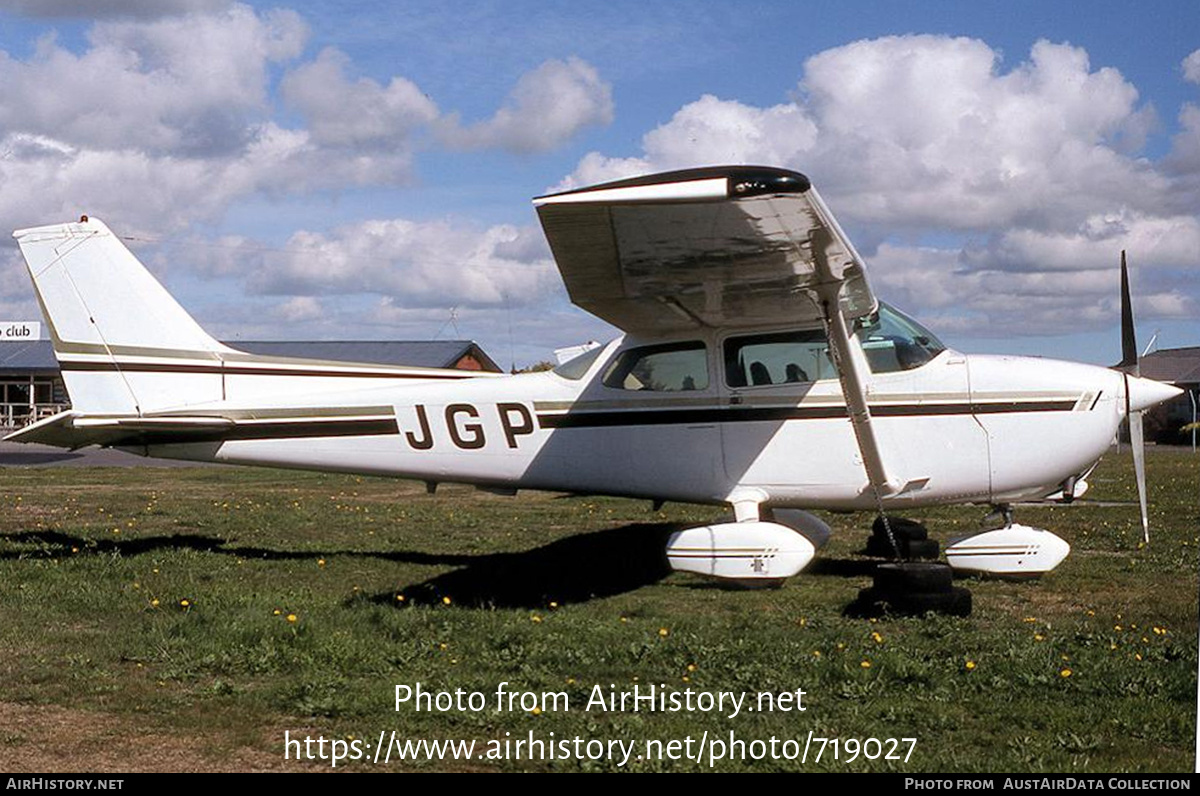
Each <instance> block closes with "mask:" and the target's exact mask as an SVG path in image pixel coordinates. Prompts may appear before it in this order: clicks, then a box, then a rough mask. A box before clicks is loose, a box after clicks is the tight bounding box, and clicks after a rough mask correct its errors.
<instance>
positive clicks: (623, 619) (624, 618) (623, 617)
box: [621, 616, 629, 623]
mask: <svg viewBox="0 0 1200 796" xmlns="http://www.w3.org/2000/svg"><path fill="white" fill-rule="evenodd" d="M628 621H629V617H627V616H622V617H621V622H622V623H625V622H628Z"/></svg>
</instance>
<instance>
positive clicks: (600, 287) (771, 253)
mask: <svg viewBox="0 0 1200 796" xmlns="http://www.w3.org/2000/svg"><path fill="white" fill-rule="evenodd" d="M534 205H535V206H536V207H537V211H538V216H539V217H540V218H541V222H542V227H543V228H544V229H545V231H546V237H547V239H549V241H550V248H551V249H552V250H553V252H554V259H555V261H556V262H557V263H558V267H559V270H560V271H561V272H562V276H563V280H564V281H565V282H566V286H567V292H568V293H569V294H570V296H571V300H572V301H573V302H574V303H575V304H577V305H579V306H580V307H582V308H583V309H585V310H587V311H588V312H590V313H592V314H593V315H596V316H598V317H600V318H603V319H604V320H606V321H608V322H609V323H612V324H613V325H614V326H617V327H619V328H621V329H623V330H625V331H627V332H633V333H637V334H644V335H649V334H656V333H662V332H667V331H675V330H680V329H687V328H695V327H699V326H709V327H719V328H736V327H748V326H763V325H766V324H770V323H773V322H777V323H789V324H796V325H806V324H807V325H813V326H819V325H820V324H821V322H822V317H823V313H822V311H821V307H820V297H821V296H824V295H832V294H836V295H839V296H840V303H841V308H842V313H843V314H844V315H845V317H846V318H847V319H848V320H850V321H853V320H855V319H857V318H860V317H862V316H864V315H869V314H870V313H872V312H874V311H875V309H876V306H877V302H876V300H875V297H874V295H872V293H871V289H870V286H869V284H868V283H867V278H866V274H865V273H864V272H863V268H862V259H861V258H860V257H859V256H858V253H857V252H856V251H855V250H854V247H853V246H852V245H851V243H850V241H849V239H847V237H846V235H845V234H844V233H843V232H842V230H841V228H840V227H839V226H838V225H837V222H836V221H835V220H834V218H833V216H832V215H831V214H830V213H829V211H828V210H827V209H826V207H825V203H824V202H822V201H821V198H820V196H819V195H818V194H817V192H816V189H814V188H813V187H812V185H811V184H810V183H809V180H808V178H807V177H805V176H804V175H803V174H798V173H796V172H793V171H785V170H783V169H774V168H763V167H750V166H746V167H726V168H704V169H693V170H689V171H676V172H668V173H665V174H657V175H653V176H651V177H639V178H634V179H629V180H621V181H618V182H611V183H606V184H604V185H598V186H595V187H592V188H585V189H581V190H575V191H567V192H565V193H558V194H551V195H549V196H542V197H539V198H537V199H535V200H534Z"/></svg>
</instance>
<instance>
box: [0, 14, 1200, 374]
mask: <svg viewBox="0 0 1200 796" xmlns="http://www.w3.org/2000/svg"><path fill="white" fill-rule="evenodd" d="M0 51H3V55H0V86H4V89H3V90H2V91H0V222H2V223H0V226H7V227H9V228H16V227H21V226H28V225H33V224H41V223H50V222H55V221H60V220H63V219H65V218H71V217H73V216H76V215H78V214H80V213H83V212H87V213H90V214H93V215H96V216H98V217H101V218H103V219H104V220H105V221H107V222H108V223H109V225H110V226H111V227H112V228H113V229H114V230H115V231H117V232H118V234H123V235H127V236H129V237H132V238H135V239H136V240H134V241H131V245H133V247H134V248H135V250H136V251H137V253H138V254H139V255H140V256H142V257H143V259H145V260H146V261H147V262H148V263H149V264H150V265H151V267H152V269H153V270H154V271H155V272H156V274H158V275H159V276H160V278H162V279H163V281H164V282H166V284H167V285H168V286H169V287H170V288H171V289H172V290H173V291H175V292H176V293H177V295H178V297H179V298H180V300H181V302H182V303H183V304H184V305H185V306H187V307H188V308H189V309H191V310H192V311H193V312H194V313H195V314H196V316H197V317H198V319H199V320H200V321H201V322H202V323H203V324H204V325H205V326H206V327H208V328H209V329H210V330H212V331H213V332H214V333H216V334H217V335H218V336H220V337H223V338H225V339H238V338H241V339H305V338H330V339H352V338H414V339H423V338H429V337H432V336H434V335H435V334H438V333H439V331H440V333H441V336H442V337H446V336H448V335H455V336H463V337H472V338H475V339H477V340H479V341H480V342H481V343H482V344H483V345H484V347H485V348H486V349H487V350H489V351H490V352H492V353H493V356H495V357H496V358H497V359H498V360H499V361H502V362H504V363H505V364H508V362H509V361H515V362H516V363H517V364H522V363H526V362H531V361H535V360H538V359H544V358H548V357H549V355H550V351H551V350H552V349H553V348H555V347H557V346H563V345H569V344H573V343H576V342H580V341H582V340H585V339H588V338H606V337H609V336H612V335H613V334H614V332H613V330H611V329H608V328H607V327H605V326H604V325H603V324H601V323H599V322H598V321H595V320H593V319H591V318H589V317H588V316H587V315H586V314H584V313H582V312H581V311H578V310H576V309H574V308H572V307H570V306H569V304H568V303H567V302H566V299H565V296H564V293H563V291H562V289H561V285H560V284H559V281H558V279H557V274H556V272H555V271H554V268H553V265H552V263H551V261H550V260H549V254H548V251H547V249H546V247H545V244H544V241H543V240H542V238H541V236H540V232H539V230H538V229H537V226H536V218H535V216H534V214H533V211H532V207H531V205H530V204H529V199H530V197H532V196H535V195H537V194H539V193H542V192H545V191H546V190H548V189H551V188H553V187H555V186H565V185H579V184H583V183H586V182H591V181H596V180H601V179H608V178H613V177H619V176H625V175H628V174H632V173H638V172H645V171H653V170H658V169H665V168H675V167H680V166H686V165H700V164H709V163H719V162H759V163H767V164H770V165H780V166H784V167H788V168H794V169H797V170H799V171H803V172H805V173H807V174H809V175H810V176H811V177H812V178H813V180H814V182H815V183H816V185H817V186H818V187H819V188H820V190H821V191H822V193H823V194H824V196H825V198H826V200H827V202H828V203H829V204H830V206H831V208H832V209H833V211H834V213H835V214H836V215H837V216H838V218H839V219H840V220H841V221H842V223H843V225H844V226H845V227H846V228H847V230H848V232H849V233H850V234H851V236H852V237H853V238H854V240H855V242H856V244H858V248H859V249H860V251H861V252H862V253H863V255H864V257H865V258H866V259H867V262H868V268H869V269H870V273H871V275H872V278H873V281H874V285H875V289H876V292H877V293H879V294H880V295H881V296H882V297H883V298H885V299H888V300H891V301H893V302H894V303H896V304H898V305H900V306H901V307H903V308H905V309H907V310H909V311H910V312H911V313H912V314H914V315H916V316H917V317H919V318H921V319H922V320H923V321H926V322H927V323H928V324H929V325H931V326H932V327H933V328H934V329H935V331H937V332H938V333H939V334H941V336H942V337H943V338H944V339H945V340H946V342H948V343H949V344H950V345H952V346H954V347H958V348H960V349H963V350H966V351H1009V352H1013V353H1031V354H1041V355H1046V356H1058V357H1063V358H1070V359H1079V360H1084V361H1091V362H1100V363H1107V362H1110V361H1113V360H1115V359H1116V358H1117V357H1118V354H1117V352H1118V349H1119V343H1118V336H1117V326H1116V325H1117V308H1116V275H1115V274H1116V270H1115V268H1116V263H1117V258H1118V256H1119V251H1120V249H1121V248H1122V247H1124V248H1128V249H1129V256H1130V262H1131V264H1132V265H1133V267H1134V268H1135V269H1136V270H1135V273H1134V288H1135V292H1136V293H1137V294H1138V302H1137V310H1138V317H1139V330H1140V332H1141V337H1142V340H1143V341H1148V340H1149V338H1150V336H1151V335H1152V334H1153V333H1154V332H1155V331H1156V330H1161V333H1160V336H1159V344H1160V345H1161V346H1163V347H1176V346H1183V345H1193V344H1200V322H1198V321H1197V306H1198V304H1197V302H1200V263H1198V260H1200V216H1198V208H1200V109H1198V106H1200V54H1197V53H1198V52H1200V9H1197V7H1196V5H1195V3H1194V2H1156V3H1154V4H1150V5H1146V4H1141V5H1136V4H1131V3H1088V4H1068V3H1044V2H1042V3H1032V2H1028V3H1026V2H1004V3H999V2H997V3H960V2H923V3H919V4H917V3H908V4H902V3H884V2H875V3H868V2H838V3H803V4H801V3H681V2H665V3H654V4H643V3H632V2H609V3H605V4H603V5H600V4H596V5H595V6H594V7H583V6H581V5H580V4H572V5H568V4H550V3H544V2H517V3H511V2H510V3H457V4H453V5H449V4H443V3H433V2H418V3H404V4H392V3H364V2H353V3H352V2H320V3H315V2H292V3H284V4H268V3H249V4H239V3H230V2H227V1H226V0H158V1H157V2H152V1H151V0H93V2H88V3H84V2H80V1H79V0H39V1H38V2H34V0H0ZM0 268H2V270H0V312H3V315H4V316H5V317H9V318H13V319H18V318H21V319H23V318H34V317H36V307H35V306H34V304H33V301H32V294H31V292H30V288H29V287H28V283H27V279H26V278H25V276H24V273H23V270H22V269H21V267H20V266H19V261H18V259H17V255H16V251H15V249H14V248H13V247H12V246H10V245H7V244H6V245H5V246H4V247H3V248H0ZM452 313H453V323H449V324H448V323H447V321H448V320H449V319H450V318H451V317H452V315H451V314H452Z"/></svg>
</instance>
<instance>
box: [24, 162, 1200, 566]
mask: <svg viewBox="0 0 1200 796" xmlns="http://www.w3.org/2000/svg"><path fill="white" fill-rule="evenodd" d="M534 204H535V206H536V208H537V212H538V215H539V216H540V219H541V223H542V226H543V228H544V229H545V232H546V236H547V238H548V240H549V242H550V247H551V249H552V250H553V253H554V258H555V260H556V261H557V263H558V267H559V269H560V271H561V272H562V275H563V278H564V280H565V282H566V286H567V289H568V291H569V293H570V296H571V299H572V301H574V303H575V304H577V305H579V306H580V307H582V308H583V309H585V310H587V311H589V312H591V313H593V314H594V315H597V316H598V317H600V318H602V319H604V320H606V321H608V322H610V323H612V324H614V325H615V326H617V327H619V328H620V329H622V330H623V331H624V332H625V335H624V336H623V337H621V338H618V339H617V340H614V341H612V342H611V343H609V344H608V345H606V346H602V347H597V348H595V349H593V350H591V351H588V352H587V353H585V354H583V355H582V356H579V357H577V358H575V359H573V360H572V361H569V362H567V363H565V364H563V365H560V366H559V367H558V368H556V369H555V370H554V371H552V372H545V373H532V374H522V375H512V376H492V375H481V374H474V373H466V372H462V371H453V370H434V369H420V368H408V367H389V366H380V365H367V364H347V363H344V362H327V361H317V360H304V359H284V358H278V357H266V356H256V355H251V354H246V353H243V352H241V351H237V350H235V349H233V348H230V347H227V346H225V345H223V344H221V343H219V342H217V341H216V340H214V339H213V338H212V337H210V336H209V335H208V334H206V333H205V332H204V331H203V330H202V329H201V328H200V326H199V325H198V324H197V323H196V322H195V321H194V320H193V319H192V318H191V316H189V315H188V314H187V312H186V311H185V310H184V309H183V308H182V307H181V306H180V305H179V304H178V303H177V302H176V301H175V300H174V299H173V298H172V297H171V296H170V295H169V294H168V293H167V291H166V290H165V289H164V288H163V287H162V286H161V285H160V284H159V283H158V282H157V281H156V280H155V279H154V277H153V276H151V275H150V273H149V272H148V271H147V270H146V269H145V268H144V267H143V266H142V265H141V264H140V263H139V262H138V261H137V259H136V258H135V257H134V256H133V255H132V254H131V253H130V252H129V251H128V250H127V249H126V248H125V246H124V245H123V244H122V243H121V242H120V241H119V240H118V238H117V237H116V236H114V235H113V233H112V232H110V231H109V230H108V228H107V227H106V226H105V225H104V224H102V223H101V222H100V221H97V220H96V219H88V218H86V217H84V218H83V219H81V220H80V221H79V222H78V223H69V224H59V225H55V226H46V227H38V228H35V229H26V230H20V231H18V232H16V233H14V235H15V237H16V238H17V241H18V242H19V244H20V247H21V251H22V253H23V254H24V256H25V260H26V262H27V264H28V266H29V272H30V274H31V275H32V277H33V283H34V287H35V290H36V293H37V296H38V300H39V301H40V302H41V306H42V309H43V312H44V314H45V316H46V321H47V326H48V328H49V329H50V333H51V336H52V338H53V344H54V351H55V354H56V356H57V358H58V360H59V363H60V365H61V368H62V375H63V378H64V380H65V382H66V385H67V389H68V391H69V393H70V395H71V398H72V401H73V408H72V409H71V410H70V411H67V412H64V413H62V414H59V415H56V416H54V417H50V418H47V419H44V420H42V421H40V422H37V423H35V424H33V425H31V426H28V427H26V428H24V429H21V430H20V431H17V432H16V433H14V434H11V435H9V437H8V439H11V440H17V441H20V442H41V443H48V444H51V445H58V446H63V447H68V448H77V447H81V446H85V445H92V444H97V445H104V446H112V447H117V448H122V449H125V450H130V451H135V452H137V453H140V454H144V455H147V456H156V457H165V458H176V459H192V460H202V461H214V462H224V463H230V464H248V465H266V466H274V467H291V468H304V469H318V470H332V471H342V472H350V473H365V474H376V475H393V476H401V477H407V478H417V479H423V480H425V481H427V482H432V483H437V482H441V481H453V482H463V483H468V484H476V485H479V486H481V487H485V488H492V489H501V490H516V489H545V490H555V491H562V492H579V493H591V494H611V495H624V496H631V497H641V498H649V499H651V500H655V501H665V500H670V501H681V502H695V503H711V504H727V505H729V506H731V507H732V509H733V512H734V518H733V519H734V521H732V522H726V523H718V524H715V525H710V526H707V527H705V528H702V529H695V530H690V531H684V532H682V533H681V534H679V535H677V536H676V537H674V538H673V540H672V542H671V543H670V545H669V546H668V556H669V559H670V561H671V562H672V565H673V566H675V567H676V568H677V569H684V570H691V571H699V572H704V573H706V574H709V575H715V576H718V577H727V578H733V579H737V580H742V581H747V580H754V579H756V578H761V579H767V580H778V579H780V578H783V577H788V576H791V575H793V574H795V573H796V572H798V571H799V570H800V569H801V568H803V567H804V565H805V564H807V563H808V561H809V560H810V559H811V558H812V557H813V555H814V553H815V547H814V545H813V544H812V543H811V542H810V541H809V539H808V538H807V537H808V536H813V535H814V533H816V532H820V531H821V530H826V531H827V530H828V529H827V526H823V523H821V521H820V520H818V519H817V518H816V517H814V516H812V515H809V514H806V513H804V512H802V511H799V512H798V511H793V512H790V513H789V514H788V516H790V517H791V524H792V525H794V526H796V529H793V528H792V527H788V526H785V525H784V524H781V522H776V521H773V519H772V518H773V512H774V510H776V509H781V508H791V509H809V508H824V509H835V510H839V509H841V510H850V509H866V510H878V511H880V512H882V511H883V510H885V509H886V510H896V509H909V508H917V507H921V506H930V505H935V504H944V503H967V502H973V503H985V504H993V505H1000V506H1002V505H1005V504H1007V503H1009V502H1011V501H1018V500H1025V499H1030V498H1042V497H1045V496H1047V495H1049V494H1051V493H1056V492H1063V493H1064V494H1065V495H1066V496H1067V497H1068V498H1070V497H1072V496H1073V495H1074V494H1076V493H1077V492H1078V491H1079V490H1080V489H1081V488H1082V487H1081V484H1080V481H1081V480H1082V478H1083V477H1084V476H1085V475H1086V474H1087V473H1088V472H1089V470H1090V469H1091V468H1092V467H1093V466H1094V464H1095V463H1096V461H1097V460H1098V459H1099V458H1100V456H1101V454H1103V453H1104V452H1105V451H1106V450H1107V449H1108V446H1109V444H1110V442H1111V441H1112V439H1113V435H1114V433H1115V432H1116V430H1117V426H1118V424H1119V423H1120V422H1121V420H1122V418H1124V417H1126V416H1130V417H1131V419H1133V418H1134V417H1136V418H1137V419H1139V420H1140V412H1141V411H1142V410H1143V409H1145V408H1147V407H1149V406H1152V405H1154V404H1156V403H1158V402H1160V401H1162V400H1165V399H1167V398H1169V397H1171V396H1173V395H1175V394H1177V393H1178V392H1179V391H1178V390H1176V389H1175V388H1174V387H1171V386H1168V385H1163V384H1160V383H1157V382H1154V381H1149V380H1146V379H1141V378H1137V377H1136V376H1135V375H1130V374H1129V373H1122V372H1119V371H1116V370H1111V369H1108V368H1102V367H1093V366H1089V365H1081V364H1073V363H1069V362H1056V361H1050V360H1045V359H1030V358H1017V357H998V356H974V355H973V356H966V355H963V354H960V353H957V352H955V351H952V350H950V349H947V348H946V347H945V346H943V345H942V344H941V343H940V342H939V341H938V340H937V338H935V337H934V336H933V335H932V334H931V333H930V332H928V331H927V330H925V329H923V328H922V327H921V326H919V325H918V324H917V323H916V322H914V321H913V320H911V319H909V318H907V317H905V316H904V315H902V314H901V313H900V312H898V311H896V310H895V309H893V308H891V307H889V306H888V305H886V304H883V303H881V302H880V301H878V300H877V299H876V297H875V294H874V293H873V292H872V290H871V287H870V284H869V282H868V279H867V274H866V271H865V268H864V263H863V260H862V258H861V257H860V256H859V255H858V253H857V252H856V251H855V250H854V247H853V246H852V245H851V243H850V241H849V240H848V239H847V238H846V235H845V234H844V233H843V232H842V230H841V228H840V227H839V226H838V224H837V222H836V221H835V220H834V218H833V216H832V215H831V214H830V212H829V210H828V209H827V208H826V206H825V204H824V202H822V200H821V198H820V196H819V195H818V194H817V192H816V190H814V189H813V188H812V186H811V185H810V183H809V180H808V179H807V178H806V177H805V176H803V175H801V174H798V173H796V172H791V171H785V170H781V169H775V168H764V167H749V166H733V167H719V168H703V169H696V170H691V171H683V172H672V173H667V174H658V175H653V176H647V177H640V178H635V179H629V180H622V181H618V182H612V183H607V184H604V185H598V186H594V187H591V188H585V189H581V190H574V191H566V192H563V193H556V194H552V195H548V196H543V197H540V198H538V199H535V200H534ZM1134 353H1135V354H1136V350H1135V352H1134ZM1136 425H1137V429H1136V433H1139V435H1140V423H1137V424H1136ZM1139 442H1140V440H1139ZM1135 448H1140V445H1135ZM1143 511H1144V510H1143ZM782 514H783V513H782V512H781V516H782ZM1008 532H1009V535H1008V536H1006V537H1003V538H1000V537H996V536H995V534H996V533H1001V532H996V531H993V532H991V534H990V535H989V534H982V535H980V536H977V537H972V538H973V539H975V540H976V542H977V543H972V542H971V540H970V539H968V540H967V541H966V542H962V543H959V545H955V546H952V547H951V548H950V549H949V550H948V551H947V552H948V555H949V556H950V559H951V562H952V563H953V562H955V556H957V557H958V558H959V561H958V565H959V566H961V567H965V568H968V569H983V570H985V571H1013V572H1040V571H1045V570H1046V569H1049V568H1051V567H1053V566H1055V565H1056V564H1057V563H1058V562H1059V561H1061V560H1062V557H1063V556H1065V555H1066V552H1067V550H1068V549H1069V548H1067V546H1066V543H1065V542H1063V541H1062V540H1061V539H1058V537H1056V536H1054V535H1053V534H1050V533H1049V532H1044V531H1038V530H1035V529H1030V528H1026V527H1024V526H1011V527H1010V528H1009V529H1008ZM979 540H982V542H979ZM972 544H974V547H972ZM964 545H965V546H964Z"/></svg>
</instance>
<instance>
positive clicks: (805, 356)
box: [724, 329, 837, 387]
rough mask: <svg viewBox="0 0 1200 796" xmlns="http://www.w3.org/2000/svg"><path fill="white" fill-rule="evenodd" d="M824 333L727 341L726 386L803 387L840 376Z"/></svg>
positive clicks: (790, 333) (806, 332) (812, 331)
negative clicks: (783, 385) (786, 385)
mask: <svg viewBox="0 0 1200 796" xmlns="http://www.w3.org/2000/svg"><path fill="white" fill-rule="evenodd" d="M828 352H829V344H828V343H827V342H826V340H825V332H823V331H821V330H820V329H812V330H808V331H801V332H772V333H771V334H756V335H750V336H747V337H731V338H729V339H728V340H726V341H725V349H724V354H725V383H726V384H728V385H729V386H730V387H765V386H767V385H772V384H801V383H805V382H810V381H817V380H819V379H830V378H836V377H837V371H836V370H834V368H833V363H832V362H831V361H830V359H829V354H828Z"/></svg>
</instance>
